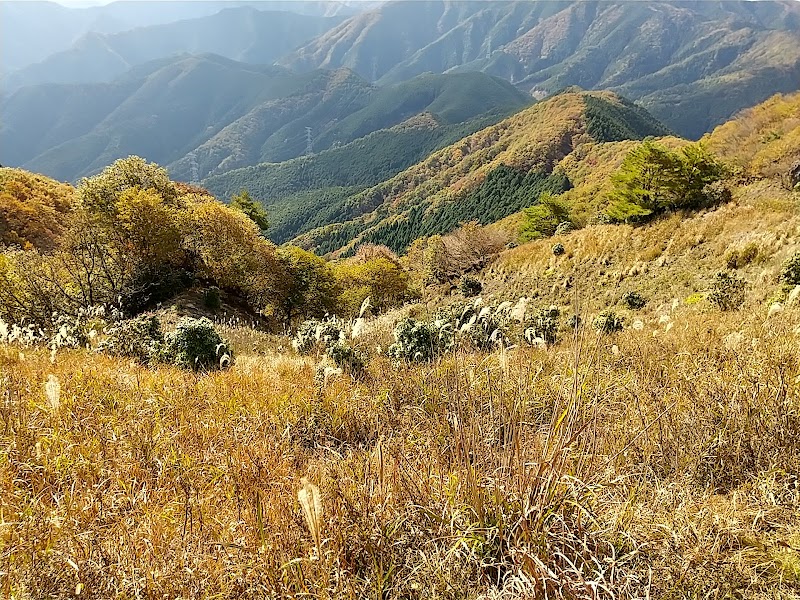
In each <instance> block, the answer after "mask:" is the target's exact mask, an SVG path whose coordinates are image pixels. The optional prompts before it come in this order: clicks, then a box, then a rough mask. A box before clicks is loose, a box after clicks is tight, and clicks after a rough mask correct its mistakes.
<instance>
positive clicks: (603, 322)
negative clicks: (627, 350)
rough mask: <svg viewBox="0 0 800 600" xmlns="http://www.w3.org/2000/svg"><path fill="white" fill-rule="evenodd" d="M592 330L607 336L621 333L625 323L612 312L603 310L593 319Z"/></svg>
mask: <svg viewBox="0 0 800 600" xmlns="http://www.w3.org/2000/svg"><path fill="white" fill-rule="evenodd" d="M592 325H593V326H594V328H595V329H596V330H597V331H599V332H600V333H602V334H605V335H608V334H611V333H616V332H617V331H622V329H623V327H624V326H625V322H624V320H623V319H622V317H620V316H618V315H617V314H616V313H615V312H614V311H611V310H604V311H603V312H601V313H600V314H599V315H597V317H595V320H594V323H592Z"/></svg>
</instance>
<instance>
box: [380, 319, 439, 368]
mask: <svg viewBox="0 0 800 600" xmlns="http://www.w3.org/2000/svg"><path fill="white" fill-rule="evenodd" d="M394 339H395V343H394V344H392V345H391V346H390V347H389V356H390V357H391V358H393V359H395V360H407V361H415V362H424V361H429V360H432V359H433V358H436V357H437V356H439V355H441V354H443V353H444V352H447V351H448V350H450V349H451V348H452V347H453V343H454V334H453V326H452V324H451V323H449V322H447V321H445V320H441V319H440V320H436V321H434V322H432V323H425V322H423V321H417V320H416V319H412V318H410V317H409V318H406V319H403V320H402V321H400V323H398V324H397V327H395V329H394Z"/></svg>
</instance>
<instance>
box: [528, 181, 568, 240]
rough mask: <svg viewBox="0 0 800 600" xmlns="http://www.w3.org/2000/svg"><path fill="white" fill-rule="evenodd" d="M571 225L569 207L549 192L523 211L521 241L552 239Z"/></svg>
mask: <svg viewBox="0 0 800 600" xmlns="http://www.w3.org/2000/svg"><path fill="white" fill-rule="evenodd" d="M564 223H570V224H571V221H570V218H569V207H568V206H567V205H566V204H565V203H564V202H562V201H561V200H560V199H558V198H557V197H555V196H554V195H553V194H551V193H549V192H545V193H544V194H542V195H541V196H539V201H538V202H537V203H536V204H535V205H533V206H531V207H529V208H526V209H525V210H523V211H522V224H521V225H520V229H519V240H520V241H521V242H529V241H531V240H538V239H541V238H545V237H550V236H551V235H554V234H555V233H556V231H558V228H559V227H562V228H563V227H565V225H564Z"/></svg>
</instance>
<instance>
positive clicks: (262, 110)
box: [0, 55, 531, 181]
mask: <svg viewBox="0 0 800 600" xmlns="http://www.w3.org/2000/svg"><path fill="white" fill-rule="evenodd" d="M530 101H531V99H530V97H529V96H527V95H526V94H524V93H523V92H521V91H520V90H518V89H517V88H515V87H514V86H512V85H511V84H509V83H508V82H506V81H503V80H501V79H497V78H494V77H491V76H489V75H486V74H483V73H465V74H454V75H427V76H422V77H419V78H416V79H413V80H411V81H408V82H404V83H402V84H398V85H396V86H392V87H388V88H381V87H377V86H375V85H373V84H370V83H369V82H367V81H365V80H364V79H362V78H361V77H359V76H357V75H355V74H354V73H352V72H351V71H349V70H347V69H339V70H336V71H327V70H317V71H311V72H307V73H302V74H296V73H294V72H292V71H289V70H287V69H286V68H283V67H275V66H264V65H261V66H257V65H250V64H245V63H241V62H236V61H232V60H229V59H226V58H223V57H220V56H216V55H201V56H180V57H170V58H168V59H161V60H158V61H153V62H150V63H147V64H145V65H142V66H139V67H136V68H134V69H132V70H131V71H129V72H128V73H127V74H126V75H125V76H124V77H122V78H119V79H117V80H115V81H114V82H112V83H95V84H82V85H67V84H48V85H39V86H29V87H25V88H21V89H20V90H18V91H17V92H16V93H14V94H12V95H11V96H10V97H9V98H7V99H5V100H4V101H2V102H0V118H1V121H2V125H0V138H2V139H3V145H2V148H0V162H2V163H3V164H10V165H24V166H25V168H28V169H30V170H33V171H38V172H42V173H47V174H48V175H50V176H53V177H55V178H57V179H62V180H69V181H75V180H77V179H78V178H80V177H82V176H86V175H89V174H92V173H94V172H96V171H98V170H100V169H101V168H103V167H104V166H105V165H107V164H109V163H110V162H112V161H113V160H115V159H117V158H120V157H123V156H127V155H129V154H138V155H141V156H144V157H146V158H148V159H149V160H152V161H155V162H158V163H160V164H163V165H169V167H170V169H171V171H172V172H173V173H174V174H175V176H177V177H181V178H184V179H186V180H192V181H197V180H199V179H200V178H202V177H206V176H208V175H212V174H216V173H220V172H224V171H227V170H230V169H233V168H236V167H241V166H246V165H252V164H257V163H260V162H280V161H283V160H288V159H291V158H295V157H298V156H301V155H303V154H305V153H306V152H307V150H308V145H309V144H308V142H309V140H308V138H307V131H308V130H307V129H306V128H311V135H312V140H311V145H312V150H313V151H315V152H318V151H322V150H324V149H326V148H330V147H331V146H334V145H343V144H347V143H349V142H351V141H353V140H354V139H356V138H359V137H363V136H365V135H367V134H369V133H371V132H373V131H376V130H380V129H386V128H391V127H393V126H395V125H399V124H401V123H403V122H404V121H406V120H407V119H409V118H411V117H414V116H416V115H419V114H421V113H429V114H430V115H432V118H433V119H434V120H435V121H436V123H437V124H439V125H454V124H458V123H462V122H466V121H469V120H470V119H473V118H475V117H477V116H479V115H481V114H484V113H489V112H496V113H498V114H505V113H507V112H509V111H513V110H515V109H519V108H522V107H524V106H526V105H527V104H529V103H530ZM498 118H499V117H498ZM406 137H407V136H406ZM404 166H405V165H404Z"/></svg>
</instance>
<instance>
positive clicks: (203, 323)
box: [98, 315, 233, 371]
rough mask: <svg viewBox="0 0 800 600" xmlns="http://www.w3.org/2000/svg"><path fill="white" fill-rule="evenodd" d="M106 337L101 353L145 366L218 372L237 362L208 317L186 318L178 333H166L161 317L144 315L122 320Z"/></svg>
mask: <svg viewBox="0 0 800 600" xmlns="http://www.w3.org/2000/svg"><path fill="white" fill-rule="evenodd" d="M105 334H106V337H105V339H104V340H103V341H102V342H101V343H100V345H99V346H98V351H100V352H106V353H108V354H111V355H113V356H121V357H125V358H132V359H135V360H137V361H139V362H141V363H142V364H155V363H166V364H170V365H174V366H176V367H180V368H182V369H190V370H193V371H214V370H217V369H224V368H226V367H229V366H230V365H231V364H232V362H233V351H232V350H231V348H230V345H229V344H228V342H227V341H226V340H225V339H223V338H222V336H220V334H219V333H218V332H217V330H216V328H215V327H214V324H213V323H212V322H211V321H210V320H208V319H207V318H205V317H202V318H200V319H194V318H192V317H183V318H182V319H181V320H180V321H178V324H177V326H176V328H175V331H172V332H169V333H167V334H164V332H163V329H162V327H161V322H160V321H159V320H158V318H157V317H155V316H151V315H140V316H138V317H136V318H134V319H128V320H126V321H120V322H119V323H117V324H115V325H114V326H112V327H110V328H108V329H106V330H105Z"/></svg>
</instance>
